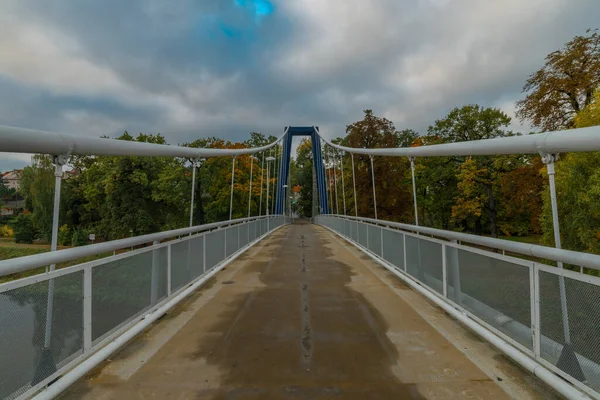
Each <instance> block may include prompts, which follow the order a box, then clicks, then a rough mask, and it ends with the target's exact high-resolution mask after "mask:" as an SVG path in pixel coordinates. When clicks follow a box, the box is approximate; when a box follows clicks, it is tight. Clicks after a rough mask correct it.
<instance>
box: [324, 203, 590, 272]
mask: <svg viewBox="0 0 600 400" xmlns="http://www.w3.org/2000/svg"><path fill="white" fill-rule="evenodd" d="M321 216H322V217H328V216H332V217H341V218H347V219H351V220H357V221H362V222H370V223H373V224H379V225H383V226H388V227H391V228H398V229H402V230H405V231H412V232H418V233H423V234H426V235H433V236H437V237H441V238H444V239H448V240H460V241H461V242H466V243H471V244H476V245H479V246H485V247H490V248H494V249H499V250H505V251H510V252H513V253H518V254H523V255H526V256H532V257H538V258H542V259H546V260H553V261H561V262H563V263H566V264H573V265H577V266H581V267H587V268H591V269H597V270H600V256H599V255H596V254H590V253H581V252H578V251H572V250H563V249H556V248H554V247H546V246H540V245H536V244H527V243H519V242H511V241H509V240H502V239H495V238H490V237H483V236H477V235H470V234H468V233H461V232H452V231H445V230H442V229H436V228H427V227H424V226H417V225H410V224H403V223H400V222H391V221H383V220H379V219H373V218H362V217H353V216H350V215H335V214H329V215H321Z"/></svg>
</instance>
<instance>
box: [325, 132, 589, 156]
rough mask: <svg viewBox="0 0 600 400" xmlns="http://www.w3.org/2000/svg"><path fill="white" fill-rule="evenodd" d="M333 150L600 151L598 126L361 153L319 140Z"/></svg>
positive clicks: (383, 153)
mask: <svg viewBox="0 0 600 400" xmlns="http://www.w3.org/2000/svg"><path fill="white" fill-rule="evenodd" d="M321 139H323V141H324V142H325V143H327V144H328V145H330V146H331V147H333V148H336V149H338V150H341V151H345V152H347V153H354V154H365V155H369V156H395V157H402V156H404V157H447V156H485V155H501V154H559V153H565V152H589V151H599V150H600V126H593V127H590V128H579V129H569V130H563V131H553V132H544V133H536V134H531V135H519V136H509V137H502V138H494V139H482V140H470V141H465V142H455V143H445V144H434V145H430V146H419V147H397V148H396V147H394V148H379V149H364V148H356V147H346V146H340V145H337V144H334V143H332V142H331V141H329V140H327V139H325V138H324V137H323V136H321Z"/></svg>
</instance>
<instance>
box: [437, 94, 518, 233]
mask: <svg viewBox="0 0 600 400" xmlns="http://www.w3.org/2000/svg"><path fill="white" fill-rule="evenodd" d="M509 124H510V117H509V116H507V115H506V114H505V113H503V112H502V111H501V110H499V109H497V108H483V107H480V106H479V105H466V106H463V107H460V108H455V109H453V110H452V111H450V113H449V114H448V116H446V118H444V119H441V120H437V121H435V123H434V125H432V126H430V127H429V129H428V134H429V136H432V137H437V138H440V139H441V141H442V142H446V143H447V142H462V141H469V140H482V139H492V138H496V137H504V136H511V135H512V133H511V132H510V131H507V130H506V128H507V127H508V125H509ZM446 162H447V165H451V164H455V167H457V166H458V164H460V168H459V170H460V172H459V174H458V175H457V178H458V180H457V183H456V184H457V189H458V196H457V198H456V204H455V206H454V207H453V209H452V218H453V219H454V220H455V222H458V223H459V224H461V225H463V226H466V225H469V226H472V227H474V229H475V231H476V232H477V233H480V232H481V225H482V222H483V221H482V216H483V212H484V211H485V214H486V217H487V221H488V222H489V231H490V233H491V234H492V236H494V237H497V235H498V204H497V197H498V194H497V191H498V187H499V186H498V184H497V180H498V178H499V176H500V174H501V173H502V172H505V171H507V170H508V169H510V168H511V167H512V165H511V164H514V163H515V160H514V159H511V158H510V157H472V158H471V157H469V158H467V159H466V160H465V159H464V158H454V159H453V158H450V159H446Z"/></svg>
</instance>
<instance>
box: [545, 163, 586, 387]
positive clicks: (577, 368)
mask: <svg viewBox="0 0 600 400" xmlns="http://www.w3.org/2000/svg"><path fill="white" fill-rule="evenodd" d="M541 156H542V162H543V163H544V164H546V169H547V171H548V181H549V183H550V202H551V205H552V225H553V228H554V242H555V247H556V248H557V249H560V248H561V243H560V225H559V222H558V202H557V198H556V183H555V181H554V174H555V170H554V164H555V162H556V161H558V154H542V155H541ZM557 264H558V268H560V269H563V263H562V262H560V261H559V262H557ZM558 287H559V294H560V309H561V314H562V326H563V335H564V339H565V345H564V347H563V349H562V352H561V355H560V357H559V359H558V362H557V364H556V366H557V367H558V368H560V369H562V370H563V371H566V372H567V373H568V374H569V375H571V376H572V377H574V378H575V379H577V380H579V381H582V382H584V381H585V375H584V374H583V371H582V370H581V365H580V364H579V361H578V360H577V356H576V354H575V351H574V350H573V347H572V345H571V330H570V328H569V309H568V306H567V290H566V287H565V277H564V276H563V275H558Z"/></svg>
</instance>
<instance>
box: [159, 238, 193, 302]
mask: <svg viewBox="0 0 600 400" xmlns="http://www.w3.org/2000/svg"><path fill="white" fill-rule="evenodd" d="M190 241H191V239H188V242H190ZM159 243H160V242H159V241H154V242H153V243H152V244H153V245H154V246H156V245H157V244H159ZM188 249H189V247H188ZM159 251H160V250H159V249H154V250H152V275H151V278H150V304H151V305H153V306H154V305H156V303H157V302H158V281H159V273H158V272H159V268H160V265H159V261H160V260H159V259H158V252H159ZM188 258H189V255H188Z"/></svg>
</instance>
